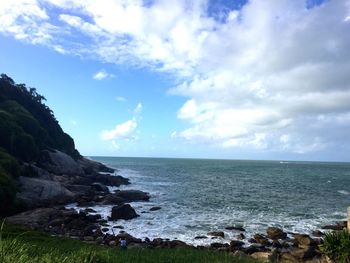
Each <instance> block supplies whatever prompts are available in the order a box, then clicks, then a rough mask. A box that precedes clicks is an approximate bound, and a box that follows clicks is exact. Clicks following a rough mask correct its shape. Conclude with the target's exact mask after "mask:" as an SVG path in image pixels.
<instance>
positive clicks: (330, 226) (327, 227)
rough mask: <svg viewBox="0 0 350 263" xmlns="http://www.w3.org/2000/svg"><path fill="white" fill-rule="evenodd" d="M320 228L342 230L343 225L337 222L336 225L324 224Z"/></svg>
mask: <svg viewBox="0 0 350 263" xmlns="http://www.w3.org/2000/svg"><path fill="white" fill-rule="evenodd" d="M321 228H322V229H327V230H343V228H344V226H342V225H338V224H337V225H326V226H323V227H321Z"/></svg>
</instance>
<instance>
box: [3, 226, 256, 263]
mask: <svg viewBox="0 0 350 263" xmlns="http://www.w3.org/2000/svg"><path fill="white" fill-rule="evenodd" d="M0 262H2V263H14V262H16V263H24V262H38V263H39V262H40V263H42V262H44V263H56V262H57V263H73V262H74V263H80V262H81V263H90V262H91V263H109V262H111V263H112V262H113V263H114V262H116V263H117V262H121V263H127V262H130V263H131V262H132V263H138V262H140V263H141V262H142V263H147V262H152V263H155V262H162V263H173V262H174V263H175V262H179V263H180V262H181V263H184V262H191V263H195V262H198V263H204V262H211V263H215V262H217V263H219V262H220V263H225V262H236V263H253V262H256V261H253V260H250V259H238V258H234V257H232V256H230V255H228V254H227V253H225V252H218V251H207V250H195V249H127V250H122V249H118V248H107V247H103V246H99V245H93V244H86V243H84V242H81V241H78V240H72V239H67V238H60V237H51V236H49V235H47V234H46V233H42V232H38V231H28V230H25V229H21V228H18V227H15V226H11V225H4V227H3V229H2V231H1V234H0Z"/></svg>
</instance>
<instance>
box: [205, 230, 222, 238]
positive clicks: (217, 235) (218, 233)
mask: <svg viewBox="0 0 350 263" xmlns="http://www.w3.org/2000/svg"><path fill="white" fill-rule="evenodd" d="M207 235H208V236H213V237H222V238H224V237H225V233H224V232H222V231H212V232H209V233H207Z"/></svg>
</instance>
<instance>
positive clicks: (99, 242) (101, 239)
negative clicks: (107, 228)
mask: <svg viewBox="0 0 350 263" xmlns="http://www.w3.org/2000/svg"><path fill="white" fill-rule="evenodd" d="M95 241H96V243H97V244H102V243H103V237H101V236H100V237H97V238H96V240H95Z"/></svg>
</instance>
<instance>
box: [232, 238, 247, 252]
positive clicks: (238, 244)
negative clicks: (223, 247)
mask: <svg viewBox="0 0 350 263" xmlns="http://www.w3.org/2000/svg"><path fill="white" fill-rule="evenodd" d="M243 245H244V243H243V242H242V241H238V240H232V241H231V242H230V249H231V251H233V250H237V249H238V248H240V247H242V246H243Z"/></svg>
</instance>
